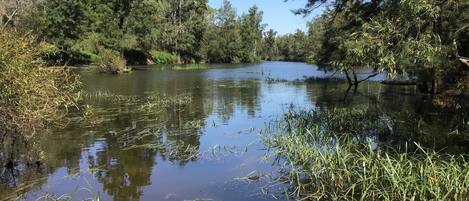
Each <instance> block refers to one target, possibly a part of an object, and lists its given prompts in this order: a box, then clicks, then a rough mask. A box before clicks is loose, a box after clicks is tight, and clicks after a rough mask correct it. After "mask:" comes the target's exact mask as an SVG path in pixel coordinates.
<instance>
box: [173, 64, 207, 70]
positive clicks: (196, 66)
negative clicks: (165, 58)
mask: <svg viewBox="0 0 469 201" xmlns="http://www.w3.org/2000/svg"><path fill="white" fill-rule="evenodd" d="M208 68H209V67H208V65H204V64H189V65H178V66H174V67H172V69H173V70H205V69H208Z"/></svg>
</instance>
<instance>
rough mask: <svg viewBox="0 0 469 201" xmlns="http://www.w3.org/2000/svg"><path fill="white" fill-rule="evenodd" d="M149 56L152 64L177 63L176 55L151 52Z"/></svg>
mask: <svg viewBox="0 0 469 201" xmlns="http://www.w3.org/2000/svg"><path fill="white" fill-rule="evenodd" d="M150 55H151V59H152V60H153V62H155V63H157V64H175V63H178V62H179V58H178V56H177V55H175V54H171V53H168V52H163V51H157V50H152V51H150Z"/></svg>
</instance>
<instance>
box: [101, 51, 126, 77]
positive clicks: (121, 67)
mask: <svg viewBox="0 0 469 201" xmlns="http://www.w3.org/2000/svg"><path fill="white" fill-rule="evenodd" d="M98 68H99V71H100V72H102V73H111V74H120V73H124V72H127V71H128V69H127V63H126V61H125V59H124V58H123V57H122V56H121V55H120V54H119V53H118V52H117V51H114V50H110V49H105V48H100V50H99V61H98Z"/></svg>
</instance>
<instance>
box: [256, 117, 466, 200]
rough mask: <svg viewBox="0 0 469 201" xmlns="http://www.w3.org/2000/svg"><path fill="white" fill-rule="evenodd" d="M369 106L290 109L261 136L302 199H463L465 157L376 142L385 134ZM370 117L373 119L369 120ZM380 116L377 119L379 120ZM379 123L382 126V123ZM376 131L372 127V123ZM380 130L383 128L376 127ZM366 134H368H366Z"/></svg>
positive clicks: (296, 194)
mask: <svg viewBox="0 0 469 201" xmlns="http://www.w3.org/2000/svg"><path fill="white" fill-rule="evenodd" d="M367 115H369V113H368V112H367V110H364V109H362V110H360V109H357V110H345V109H343V110H334V111H333V112H316V111H299V112H298V111H297V112H289V113H287V115H285V117H284V119H282V120H281V121H279V122H277V123H276V124H275V125H271V126H270V127H269V129H268V130H266V131H267V132H265V133H266V134H265V135H264V137H263V139H264V142H265V144H266V145H267V146H268V147H269V148H270V152H269V153H271V154H272V156H274V158H275V161H276V162H277V164H279V165H280V167H281V172H283V175H282V178H284V179H282V180H281V181H282V182H290V184H291V186H292V189H291V190H290V191H288V192H287V193H286V195H287V196H288V197H294V198H296V199H301V200H466V199H467V197H468V196H469V192H468V189H469V163H468V162H467V158H468V156H467V155H448V154H442V153H438V152H436V151H433V150H429V149H426V148H423V147H421V146H420V145H419V144H418V142H409V143H414V144H415V145H416V147H417V149H415V150H412V151H410V150H409V151H407V150H404V151H399V152H397V151H392V150H393V148H389V147H386V146H385V145H381V146H376V144H377V142H374V141H373V140H372V139H373V135H376V133H386V129H385V127H382V125H386V124H382V120H376V119H377V118H376V117H373V118H371V119H372V121H371V122H370V121H369V120H370V118H369V117H368V116H367ZM373 119H374V120H375V121H374V122H373ZM378 119H379V118H378ZM380 124H382V125H380ZM374 126H375V127H376V129H372V128H373V127H374ZM380 130H381V131H380ZM370 131H372V132H370ZM367 136H368V137H367Z"/></svg>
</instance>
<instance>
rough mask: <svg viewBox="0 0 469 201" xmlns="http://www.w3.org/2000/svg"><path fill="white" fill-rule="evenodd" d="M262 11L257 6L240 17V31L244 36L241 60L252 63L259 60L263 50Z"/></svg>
mask: <svg viewBox="0 0 469 201" xmlns="http://www.w3.org/2000/svg"><path fill="white" fill-rule="evenodd" d="M262 15H263V13H262V11H259V8H258V7H257V6H253V7H251V8H250V9H249V12H248V14H245V15H243V16H242V17H241V19H240V21H241V22H240V32H241V38H242V56H241V62H245V63H251V62H256V61H259V60H260V58H259V53H260V51H261V42H262V32H263V30H264V25H262Z"/></svg>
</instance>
